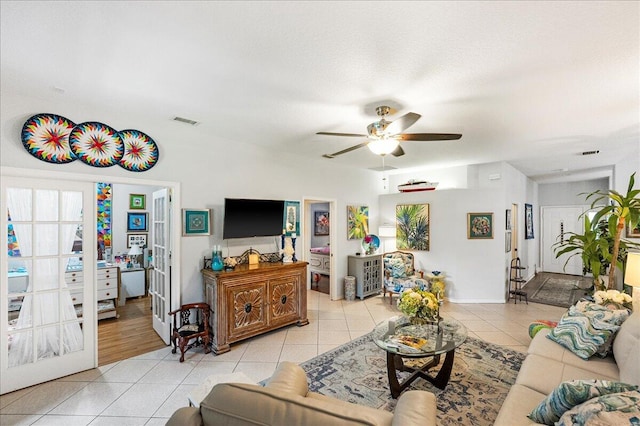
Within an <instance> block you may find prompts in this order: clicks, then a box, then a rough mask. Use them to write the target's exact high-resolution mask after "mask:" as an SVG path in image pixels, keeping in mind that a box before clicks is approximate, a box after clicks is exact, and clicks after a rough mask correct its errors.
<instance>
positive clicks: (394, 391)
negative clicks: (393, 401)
mask: <svg viewBox="0 0 640 426" xmlns="http://www.w3.org/2000/svg"><path fill="white" fill-rule="evenodd" d="M400 362H402V361H400ZM387 377H389V388H390V389H391V396H392V397H393V398H397V397H399V396H400V393H401V392H402V390H403V389H404V387H405V386H400V382H399V381H398V376H397V374H396V356H395V355H394V354H392V353H391V352H387ZM405 385H406V383H405Z"/></svg>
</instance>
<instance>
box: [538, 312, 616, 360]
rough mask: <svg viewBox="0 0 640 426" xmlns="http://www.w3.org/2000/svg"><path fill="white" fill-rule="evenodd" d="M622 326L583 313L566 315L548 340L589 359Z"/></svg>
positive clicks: (548, 335)
mask: <svg viewBox="0 0 640 426" xmlns="http://www.w3.org/2000/svg"><path fill="white" fill-rule="evenodd" d="M619 328H620V326H618V325H613V324H609V323H606V322H604V321H600V320H598V319H595V318H593V319H592V318H589V317H587V316H586V315H584V314H583V313H581V312H574V313H573V315H571V314H570V313H567V314H564V315H563V316H562V318H561V319H560V322H559V323H558V325H557V326H556V327H555V328H554V329H553V330H551V332H550V333H549V334H547V338H549V339H551V340H553V341H554V342H556V343H558V344H559V345H561V346H564V347H565V348H567V349H569V350H570V351H571V352H573V353H574V354H576V355H577V356H579V357H580V358H582V359H589V358H590V357H591V356H592V355H593V354H595V353H596V352H597V351H598V349H599V348H600V347H601V346H603V345H604V344H605V343H606V342H607V341H608V340H609V338H610V337H611V336H612V335H613V334H615V332H617V331H618V329H619Z"/></svg>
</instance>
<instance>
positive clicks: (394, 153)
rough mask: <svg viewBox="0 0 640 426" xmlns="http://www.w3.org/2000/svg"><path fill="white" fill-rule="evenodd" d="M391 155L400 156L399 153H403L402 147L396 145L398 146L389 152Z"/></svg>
mask: <svg viewBox="0 0 640 426" xmlns="http://www.w3.org/2000/svg"><path fill="white" fill-rule="evenodd" d="M391 155H393V156H394V157H400V156H401V155H404V149H402V147H401V146H400V145H398V147H397V148H396V149H394V150H393V151H392V152H391Z"/></svg>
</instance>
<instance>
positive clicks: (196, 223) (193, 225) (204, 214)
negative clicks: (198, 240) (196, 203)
mask: <svg viewBox="0 0 640 426" xmlns="http://www.w3.org/2000/svg"><path fill="white" fill-rule="evenodd" d="M198 235H211V210H210V209H199V210H194V209H182V236H183V237H191V236H198Z"/></svg>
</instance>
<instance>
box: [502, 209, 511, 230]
mask: <svg viewBox="0 0 640 426" xmlns="http://www.w3.org/2000/svg"><path fill="white" fill-rule="evenodd" d="M505 216H506V220H505V226H504V229H506V230H507V231H511V209H507V210H506V215H505Z"/></svg>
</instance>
